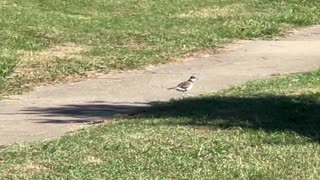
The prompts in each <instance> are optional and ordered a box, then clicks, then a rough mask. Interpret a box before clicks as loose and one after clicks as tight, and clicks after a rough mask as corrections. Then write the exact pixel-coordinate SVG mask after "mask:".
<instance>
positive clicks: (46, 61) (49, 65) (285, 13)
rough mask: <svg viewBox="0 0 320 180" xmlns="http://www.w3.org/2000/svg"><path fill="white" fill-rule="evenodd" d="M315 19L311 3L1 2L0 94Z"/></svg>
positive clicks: (319, 12)
mask: <svg viewBox="0 0 320 180" xmlns="http://www.w3.org/2000/svg"><path fill="white" fill-rule="evenodd" d="M319 22H320V2H319V1H318V0H307V1H302V0H285V1H284V0H281V1H280V0H279V1H276V0H219V1H214V0H201V1H195V0H176V1H171V0H162V1H151V0H149V1H146V0H117V1H113V0H91V1H88V0H78V1H71V0H70V1H64V0H55V1H39V0H28V1H26V0H5V1H1V2H0V27H1V28H0V39H1V41H0V95H5V94H8V93H14V92H16V93H17V92H19V91H21V90H24V89H28V88H29V87H32V86H33V85H36V84H39V83H49V82H53V81H61V80H65V79H67V77H77V76H86V75H88V74H92V73H107V72H109V71H110V70H114V69H118V70H123V69H132V68H140V67H143V66H145V65H148V64H158V63H165V62H168V61H170V60H172V58H174V57H177V56H181V55H182V54H186V53H190V52H195V51H199V50H204V49H208V50H209V49H212V48H215V47H217V46H220V45H223V44H224V43H227V42H230V41H232V40H235V39H250V38H269V37H273V36H274V35H278V34H279V33H281V32H283V31H284V30H286V29H288V28H292V27H298V26H305V25H311V24H317V23H319Z"/></svg>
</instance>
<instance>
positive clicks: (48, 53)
mask: <svg viewBox="0 0 320 180" xmlns="http://www.w3.org/2000/svg"><path fill="white" fill-rule="evenodd" d="M88 49H89V48H88V47H86V46H81V45H78V44H74V43H65V44H61V45H55V46H52V47H50V48H49V49H46V50H44V51H40V52H34V51H24V52H22V53H21V54H22V55H21V56H20V61H19V63H18V64H17V67H16V69H15V72H14V73H13V75H12V76H13V77H15V76H24V77H31V76H37V74H39V73H41V72H43V71H45V70H46V69H48V68H50V67H51V66H53V65H54V64H55V62H56V60H57V59H66V60H68V59H81V58H82V56H81V55H80V53H81V52H84V51H87V50H88Z"/></svg>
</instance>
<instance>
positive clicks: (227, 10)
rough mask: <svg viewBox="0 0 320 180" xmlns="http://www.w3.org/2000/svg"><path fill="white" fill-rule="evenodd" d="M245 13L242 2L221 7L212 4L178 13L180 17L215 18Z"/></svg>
mask: <svg viewBox="0 0 320 180" xmlns="http://www.w3.org/2000/svg"><path fill="white" fill-rule="evenodd" d="M244 13H246V10H245V7H244V4H242V3H235V4H231V5H226V6H223V7H219V6H213V7H210V8H202V9H197V10H192V11H189V12H187V13H183V14H180V15H178V17H181V18H217V17H233V16H239V14H244Z"/></svg>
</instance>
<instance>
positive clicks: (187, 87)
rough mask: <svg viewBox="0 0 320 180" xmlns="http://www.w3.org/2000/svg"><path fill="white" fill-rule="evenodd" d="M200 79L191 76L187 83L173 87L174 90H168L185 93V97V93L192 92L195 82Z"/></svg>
mask: <svg viewBox="0 0 320 180" xmlns="http://www.w3.org/2000/svg"><path fill="white" fill-rule="evenodd" d="M196 79H198V78H196V77H194V76H191V77H190V78H189V79H188V80H187V81H184V82H181V83H180V84H178V85H177V86H176V87H172V88H168V89H175V90H177V91H180V92H182V93H183V96H184V93H185V92H187V91H189V90H191V89H192V87H193V82H194V81H195V80H196Z"/></svg>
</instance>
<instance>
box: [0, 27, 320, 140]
mask: <svg viewBox="0 0 320 180" xmlns="http://www.w3.org/2000/svg"><path fill="white" fill-rule="evenodd" d="M318 67H320V26H315V27H311V28H307V29H302V30H300V31H298V32H296V33H294V34H292V35H290V36H288V37H286V38H281V39H279V40H277V41H240V42H237V43H235V44H232V45H230V46H228V47H227V48H224V49H223V50H221V52H220V53H218V54H214V55H208V56H206V57H198V58H189V59H188V60H187V61H185V62H183V63H182V62H180V63H171V64H166V65H159V66H156V67H149V68H146V69H145V70H138V71H130V72H124V73H113V74H108V75H105V76H103V77H100V78H97V79H89V80H84V81H81V82H77V83H69V84H64V85H53V86H46V87H40V88H36V90H35V91H33V92H30V93H27V94H24V95H18V96H12V97H10V98H9V99H7V100H3V101H1V102H0V107H1V108H0V144H11V143H15V142H24V141H35V140H44V139H48V138H54V137H58V136H61V135H63V134H65V133H66V132H68V131H73V130H76V129H79V128H82V127H84V126H87V125H88V123H87V122H90V121H95V120H100V119H105V118H107V117H108V116H110V115H113V114H118V113H125V112H128V111H130V110H132V109H135V108H138V107H141V106H148V103H149V102H152V101H168V100H169V99H171V98H178V97H181V93H178V92H176V91H169V90H167V88H168V87H172V86H175V85H176V84H177V83H179V82H180V81H184V80H186V79H188V78H189V77H190V76H191V75H196V76H197V77H198V78H199V79H200V80H199V81H197V82H196V83H195V86H194V89H193V90H192V91H191V92H190V93H192V94H194V95H198V94H201V93H208V92H213V91H217V90H220V89H223V88H227V87H229V86H231V85H234V84H239V83H243V82H245V81H248V80H252V79H258V78H266V77H269V76H271V75H273V74H278V73H281V74H283V73H292V72H301V71H308V70H312V69H316V68H318Z"/></svg>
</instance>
